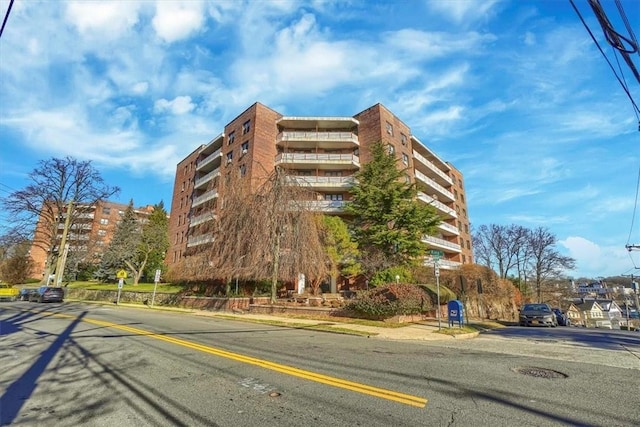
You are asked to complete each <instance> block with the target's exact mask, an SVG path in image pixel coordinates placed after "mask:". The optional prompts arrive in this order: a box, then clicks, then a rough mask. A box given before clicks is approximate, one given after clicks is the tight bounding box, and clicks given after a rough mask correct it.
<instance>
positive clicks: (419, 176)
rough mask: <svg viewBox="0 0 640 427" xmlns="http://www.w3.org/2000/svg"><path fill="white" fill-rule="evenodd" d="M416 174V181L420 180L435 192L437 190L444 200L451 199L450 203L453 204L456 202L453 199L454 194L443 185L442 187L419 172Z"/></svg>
mask: <svg viewBox="0 0 640 427" xmlns="http://www.w3.org/2000/svg"><path fill="white" fill-rule="evenodd" d="M414 173H415V175H416V179H419V180H420V181H422V182H424V183H425V184H427V185H428V186H429V187H431V188H433V189H434V190H436V191H437V192H438V193H440V194H441V195H442V196H443V197H444V198H446V199H449V201H450V202H453V201H454V200H455V198H454V197H453V193H452V192H451V191H449V190H447V189H446V188H444V187H443V186H442V185H440V184H438V183H437V182H435V181H434V180H433V179H431V178H429V177H428V176H426V175H425V174H423V173H422V172H420V171H418V170H416V171H414Z"/></svg>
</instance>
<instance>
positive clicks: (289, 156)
mask: <svg viewBox="0 0 640 427" xmlns="http://www.w3.org/2000/svg"><path fill="white" fill-rule="evenodd" d="M276 163H297V164H307V165H313V164H339V165H354V166H358V167H359V166H360V159H359V158H358V156H356V155H354V154H328V153H280V154H278V155H277V156H276Z"/></svg>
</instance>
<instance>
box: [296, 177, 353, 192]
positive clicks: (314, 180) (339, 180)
mask: <svg viewBox="0 0 640 427" xmlns="http://www.w3.org/2000/svg"><path fill="white" fill-rule="evenodd" d="M287 182H291V183H294V184H297V185H300V186H303V187H307V186H308V187H324V188H345V189H346V188H350V187H352V186H353V184H354V182H355V179H354V178H353V177H352V176H299V175H289V176H287Z"/></svg>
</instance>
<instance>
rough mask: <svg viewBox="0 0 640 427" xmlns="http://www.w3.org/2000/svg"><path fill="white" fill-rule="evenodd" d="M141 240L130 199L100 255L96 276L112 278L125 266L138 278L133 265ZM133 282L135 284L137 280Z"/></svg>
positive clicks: (135, 262)
mask: <svg viewBox="0 0 640 427" xmlns="http://www.w3.org/2000/svg"><path fill="white" fill-rule="evenodd" d="M141 240H142V232H141V228H140V224H139V222H138V218H137V217H136V213H135V211H134V209H133V200H131V201H130V202H129V206H127V209H126V210H125V211H124V215H123V216H122V220H121V221H120V223H119V224H118V227H117V228H116V230H115V232H114V234H113V238H112V239H111V242H110V243H109V246H108V247H107V249H106V250H105V252H104V254H103V255H102V261H101V263H100V270H99V273H98V278H101V279H106V278H113V277H115V273H116V271H118V270H120V269H125V268H128V269H129V271H130V272H132V273H134V275H135V276H137V277H138V278H139V276H138V275H137V274H135V273H137V269H136V268H135V266H136V264H137V258H138V246H139V245H140V243H141ZM134 280H136V279H134ZM135 283H136V284H137V280H136V282H135Z"/></svg>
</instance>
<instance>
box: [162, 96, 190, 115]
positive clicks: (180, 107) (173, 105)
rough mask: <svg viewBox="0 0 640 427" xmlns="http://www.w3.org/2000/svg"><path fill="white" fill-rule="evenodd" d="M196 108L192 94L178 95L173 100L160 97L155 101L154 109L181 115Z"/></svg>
mask: <svg viewBox="0 0 640 427" xmlns="http://www.w3.org/2000/svg"><path fill="white" fill-rule="evenodd" d="M194 108H196V106H195V104H194V103H193V102H191V97H190V96H178V97H176V98H174V99H173V100H172V101H168V100H166V99H159V100H157V101H156V102H155V105H154V110H155V111H156V112H160V113H161V112H164V111H170V112H171V113H172V114H175V115H181V114H185V113H188V112H190V111H193V109H194Z"/></svg>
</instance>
